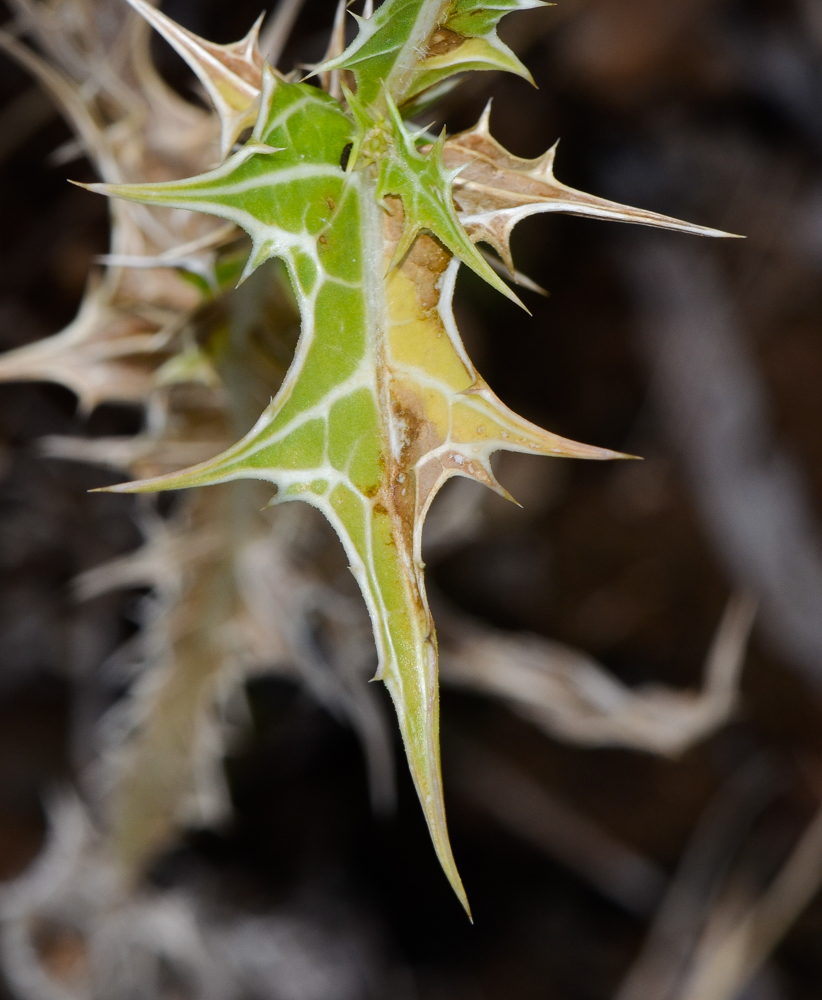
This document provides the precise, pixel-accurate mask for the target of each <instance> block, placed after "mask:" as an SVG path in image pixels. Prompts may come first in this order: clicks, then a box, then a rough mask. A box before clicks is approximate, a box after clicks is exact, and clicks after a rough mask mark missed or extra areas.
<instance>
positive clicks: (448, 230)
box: [377, 97, 525, 308]
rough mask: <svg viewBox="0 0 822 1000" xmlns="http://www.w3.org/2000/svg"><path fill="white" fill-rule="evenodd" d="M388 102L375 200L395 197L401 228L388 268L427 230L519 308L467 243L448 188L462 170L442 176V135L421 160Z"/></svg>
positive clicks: (515, 298)
mask: <svg viewBox="0 0 822 1000" xmlns="http://www.w3.org/2000/svg"><path fill="white" fill-rule="evenodd" d="M387 103H388V110H389V118H388V121H389V123H390V129H391V139H392V141H391V142H390V143H389V144H388V146H387V148H386V149H385V150H384V152H383V154H382V155H381V156H380V158H379V179H378V181H377V197H378V198H379V199H380V200H383V199H384V198H385V196H386V195H389V194H393V195H399V197H400V198H401V199H402V207H403V215H404V223H405V225H404V228H403V232H402V237H401V239H400V241H399V243H398V244H397V249H396V250H395V252H394V260H393V261H392V263H394V264H396V263H397V262H398V261H399V260H401V259H402V258H403V257H404V256H405V254H406V253H407V252H408V251H409V249H410V248H411V245H412V244H413V242H414V240H415V239H416V238H417V236H418V235H419V233H420V232H422V231H423V230H428V231H429V232H431V233H433V234H434V235H435V236H436V237H437V239H438V240H440V242H441V243H443V244H444V245H445V246H446V247H448V249H449V250H450V251H451V253H453V254H454V255H455V256H457V257H459V258H460V260H462V261H463V262H464V263H466V264H467V265H468V266H469V267H470V268H472V270H474V271H476V272H477V274H478V275H479V276H480V277H481V278H484V279H485V280H486V281H487V282H488V284H489V285H491V286H492V287H494V288H496V289H497V291H499V292H502V294H503V295H505V296H506V297H507V298H509V299H511V301H512V302H516V303H517V305H520V306H521V305H522V303H521V302H520V300H519V299H518V298H517V296H516V295H515V294H514V293H513V292H512V291H511V289H510V288H509V287H508V286H507V285H506V284H505V282H504V281H502V280H501V279H500V278H499V277H498V276H497V274H496V273H495V272H494V270H493V269H492V268H491V266H490V265H489V264H488V261H486V260H485V258H484V257H483V256H482V254H480V252H479V251H478V250H477V248H476V247H475V246H474V244H473V243H472V242H471V240H470V239H469V237H468V234H467V233H466V231H465V229H464V228H463V226H462V224H461V223H460V221H459V219H458V218H457V213H456V211H455V209H454V201H453V198H452V196H451V184H452V183H453V181H454V178H455V176H456V175H457V174H458V173H459V170H460V169H461V168H458V169H457V170H453V171H446V169H445V167H444V165H443V146H444V143H445V132H443V134H442V135H441V136H440V138H439V139H438V140H437V142H436V143H435V144H434V145H433V146H432V147H431V148H430V150H429V151H428V152H427V154H425V155H423V154H421V153H419V152H418V151H417V147H416V145H415V144H414V140H413V138H412V137H411V134H410V133H409V131H408V129H407V128H406V127H405V125H404V124H403V122H402V119H401V118H400V114H399V111H398V110H397V108H396V105H395V104H394V102H393V101H392V100H391V98H390V97H387ZM523 308H525V307H524V306H523Z"/></svg>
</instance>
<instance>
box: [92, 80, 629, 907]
mask: <svg viewBox="0 0 822 1000" xmlns="http://www.w3.org/2000/svg"><path fill="white" fill-rule="evenodd" d="M387 129H388V132H387V138H388V140H389V141H388V142H387V144H386V146H385V149H386V151H387V156H386V158H385V162H388V163H389V165H390V167H391V170H390V171H388V172H387V173H384V174H383V177H382V179H380V180H378V179H377V178H376V177H374V176H373V173H372V171H371V169H370V168H369V167H368V165H367V163H365V162H364V165H363V168H362V169H355V170H351V171H349V172H347V173H346V172H344V171H343V170H342V168H341V166H340V158H341V156H342V152H343V150H344V148H345V146H346V145H347V144H348V143H349V142H351V140H352V138H354V125H353V123H352V122H351V121H350V119H349V118H348V117H347V116H346V115H344V114H343V113H342V111H341V110H340V109H339V106H338V105H337V103H336V102H335V101H333V100H332V99H331V98H329V97H328V96H327V95H324V94H322V93H320V92H318V91H317V90H315V89H314V88H311V87H307V86H305V85H301V84H287V83H283V82H280V81H277V80H276V79H275V78H274V77H273V76H272V75H271V74H266V76H265V79H264V88H263V98H262V102H261V109H260V117H259V119H258V123H257V126H256V127H255V131H254V135H253V139H252V142H251V143H250V144H249V145H248V146H247V147H245V148H244V149H243V150H241V151H240V152H238V153H237V154H235V156H233V157H231V158H230V159H229V160H228V161H227V163H226V164H225V165H224V166H223V167H221V168H218V169H217V170H214V171H211V172H210V173H208V174H204V175H202V176H200V177H197V178H192V179H191V180H188V181H178V182H172V183H167V184H156V185H145V186H139V185H132V186H99V187H98V189H99V190H103V191H105V192H106V193H109V194H114V195H118V196H121V197H127V198H132V199H135V200H139V201H144V202H147V203H149V204H156V205H169V206H174V207H176V208H185V209H194V210H200V211H206V212H210V213H212V214H215V215H219V216H221V217H223V218H229V219H231V220H232V221H235V222H237V223H238V224H239V225H242V226H243V227H244V228H246V230H247V231H248V232H249V233H250V234H251V236H252V240H253V245H254V249H253V251H252V256H251V258H250V261H249V270H251V269H253V268H254V267H256V266H257V265H258V264H259V263H260V262H261V261H263V260H264V259H266V258H268V257H270V256H273V255H277V256H280V257H282V258H283V259H284V260H285V262H286V265H287V267H288V270H289V274H290V276H291V280H292V284H293V288H294V293H295V296H296V298H297V301H298V304H299V307H300V312H301V316H302V333H301V338H300V342H299V345H298V347H297V352H296V355H295V359H294V362H293V364H292V367H291V369H290V371H289V373H288V375H287V377H286V379H285V381H284V383H283V385H282V387H281V389H280V391H279V393H278V394H277V396H276V398H275V399H274V401H273V402H272V403H271V405H270V406H269V407H267V409H266V410H265V412H264V413H263V414H262V416H261V417H260V419H259V420H258V422H257V424H256V425H255V427H254V428H252V430H251V431H250V432H249V434H247V435H246V437H245V438H243V439H242V440H241V441H240V442H238V444H236V445H234V446H233V447H232V448H229V449H228V450H227V451H225V452H224V453H223V454H221V455H219V456H217V457H216V458H214V459H212V460H210V461H208V462H205V463H203V464H201V465H199V466H196V467H193V468H191V469H188V470H184V471H183V472H180V473H177V474H173V475H170V476H164V477H161V478H159V479H154V480H149V481H144V482H140V483H133V484H127V485H125V486H123V487H118V488H117V489H119V490H123V491H130V492H136V491H144V490H156V489H177V488H181V487H188V486H196V485H207V484H213V483H220V482H226V481H229V480H233V479H242V478H258V479H263V480H266V481H268V482H271V483H272V484H274V485H275V486H276V487H277V491H278V494H277V499H278V500H279V501H286V500H292V499H302V500H305V501H307V502H308V503H311V504H312V505H314V506H316V507H318V508H319V509H320V510H322V511H323V513H325V515H326V516H327V518H328V519H329V521H330V522H331V523H332V524H333V525H334V527H335V528H336V530H337V532H338V534H339V536H340V538H341V540H342V541H343V544H344V546H345V549H346V552H347V554H348V558H349V562H350V565H351V568H352V571H353V573H354V575H355V577H356V578H357V580H358V582H359V584H360V587H361V590H362V592H363V596H364V598H365V601H366V604H367V606H368V609H369V613H370V615H371V619H372V624H373V627H374V634H375V638H376V642H377V647H378V651H379V658H380V670H379V674H378V676H380V677H381V678H382V679H383V680H384V681H385V683H386V685H387V687H388V689H389V692H390V693H391V697H392V699H393V701H394V705H395V707H396V710H397V715H398V718H399V723H400V729H401V732H402V735H403V740H404V743H405V748H406V753H407V755H408V760H409V764H410V767H411V772H412V775H413V777H414V780H415V783H416V786H417V791H418V793H419V797H420V801H421V803H422V806H423V810H424V812H425V815H426V819H427V820H428V824H429V828H430V830H431V835H432V838H433V841H434V845H435V848H436V850H437V853H438V855H439V858H440V861H441V863H442V865H443V868H444V870H445V872H446V874H447V875H448V878H449V879H450V881H451V884H452V886H453V887H454V889H455V891H456V892H457V894H458V896H459V898H460V899H461V900H462V901H463V904H464V905H465V906H466V908H467V901H466V899H465V894H464V891H463V889H462V884H461V882H460V878H459V875H458V873H457V869H456V865H455V863H454V859H453V856H452V853H451V848H450V845H449V842H448V834H447V827H446V822H445V811H444V804H443V796H442V780H441V776H440V764H439V728H438V712H439V709H438V689H437V652H436V638H435V632H434V626H433V622H432V620H431V616H430V612H429V610H428V605H427V601H426V597H425V588H424V580H423V576H422V559H421V537H422V525H423V521H424V518H425V515H426V512H427V510H428V507H429V505H430V503H431V500H432V499H433V497H434V495H435V494H436V492H437V490H438V489H439V488H440V486H441V485H442V484H443V483H444V482H445V481H446V480H447V479H448V478H450V477H451V476H454V475H462V476H468V477H471V478H474V479H477V480H478V481H480V482H483V483H486V484H488V485H490V486H492V487H493V488H495V489H498V490H500V491H502V490H501V487H499V486H498V484H497V483H496V480H495V479H494V477H493V473H492V472H491V468H490V464H489V458H490V455H491V453H492V452H493V451H495V450H498V449H500V448H508V449H512V450H517V451H526V452H532V453H541V454H550V455H574V456H577V457H588V458H612V457H615V455H614V453H613V452H609V451H605V450H602V449H597V448H591V447H587V446H585V445H578V444H576V443H574V442H569V441H566V440H564V439H562V438H558V437H556V436H555V435H552V434H549V433H548V432H546V431H543V430H541V429H540V428H538V427H535V426H534V425H533V424H530V423H529V422H528V421H525V420H523V419H522V418H520V417H517V416H516V415H515V414H513V413H512V412H511V411H510V410H508V409H507V408H506V407H505V406H504V405H503V404H502V403H501V402H500V401H499V400H498V399H497V397H496V396H494V394H493V393H492V392H491V390H490V389H489V387H488V386H487V385H486V384H485V383H484V382H483V381H482V379H481V378H480V377H479V375H478V374H477V372H476V371H475V369H474V368H473V366H472V365H471V363H470V361H469V360H468V358H467V356H466V354H465V350H464V348H463V346H462V343H461V341H460V339H459V334H458V332H457V330H456V327H455V325H454V323H453V318H452V315H451V293H452V291H453V284H454V280H455V277H456V270H457V267H458V260H454V261H453V263H451V261H452V255H451V250H456V251H457V252H459V253H461V254H464V255H465V256H466V257H468V258H469V260H471V259H472V256H473V255H474V254H476V250H475V249H474V247H473V245H472V244H471V243H470V242H469V241H468V239H467V237H466V236H465V235H464V233H463V232H462V230H461V229H460V228H459V224H458V222H457V220H456V218H455V217H454V214H453V211H454V210H453V206H452V205H451V201H450V195H449V193H448V187H447V183H446V184H445V186H444V190H443V175H444V171H443V168H442V163H441V159H440V157H441V153H442V148H441V146H440V147H439V148H438V149H437V150H436V152H432V153H429V154H428V156H422V155H420V154H419V153H417V152H416V150H415V148H414V145H413V140H412V139H411V137H410V136H409V134H408V133H407V131H406V130H405V128H404V126H402V123H401V121H400V119H399V115H398V114H397V113H396V111H395V110H394V112H393V114H392V115H391V118H390V122H389V123H388V125H387ZM383 138H385V136H383ZM402 164H405V165H406V167H407V171H406V172H407V173H410V174H411V178H410V180H409V179H408V178H407V177H404V176H403V175H402V174H403V171H402V169H401V167H402ZM446 180H447V178H446ZM426 181H427V183H428V184H429V185H431V186H435V185H436V186H438V187H439V189H440V195H439V201H437V202H436V203H435V204H429V202H430V201H431V198H430V194H429V193H424V190H423V189H424V186H425V182H426ZM398 190H399V193H400V196H401V197H400V198H397V197H396V196H395V194H394V192H396V191H398ZM380 198H381V199H382V200H383V201H384V203H385V205H386V208H387V209H388V211H382V210H381V209H380V208H379V207H378V200H379V199H380ZM406 204H407V206H408V217H407V221H406ZM409 228H410V231H411V236H412V238H411V239H410V240H409V238H408V236H407V235H406V234H407V233H408V232H409ZM423 230H429V231H432V232H433V233H435V234H436V236H437V237H438V239H439V240H440V241H441V242H438V240H437V239H434V237H433V236H429V235H426V233H425V232H424V231H423ZM414 236H416V239H414V238H413V237H414ZM409 244H410V245H409ZM449 244H450V246H449ZM398 246H400V248H401V250H402V251H405V250H406V249H407V251H408V252H401V253H399V254H398V253H397V247H398ZM392 261H399V265H398V266H394V267H391V266H390V265H391V263H392ZM482 265H483V267H486V266H487V265H485V262H484V261H482ZM449 266H450V270H449ZM478 269H479V268H478ZM383 276H384V277H383ZM495 283H496V281H495ZM502 492H504V491H502Z"/></svg>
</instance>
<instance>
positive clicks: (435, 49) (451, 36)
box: [426, 28, 465, 56]
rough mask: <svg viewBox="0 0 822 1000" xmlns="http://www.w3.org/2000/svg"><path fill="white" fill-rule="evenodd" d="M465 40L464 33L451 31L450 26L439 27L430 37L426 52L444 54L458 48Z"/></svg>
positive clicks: (429, 54)
mask: <svg viewBox="0 0 822 1000" xmlns="http://www.w3.org/2000/svg"><path fill="white" fill-rule="evenodd" d="M464 41H465V37H464V36H463V35H460V34H457V32H456V31H451V29H450V28H437V29H436V30H435V31H434V32H433V34H432V35H431V37H430V38H429V39H428V45H427V46H426V54H427V55H428V56H444V55H446V54H447V53H449V52H453V51H454V49H458V48H459V47H460V45H462V43H463V42H464Z"/></svg>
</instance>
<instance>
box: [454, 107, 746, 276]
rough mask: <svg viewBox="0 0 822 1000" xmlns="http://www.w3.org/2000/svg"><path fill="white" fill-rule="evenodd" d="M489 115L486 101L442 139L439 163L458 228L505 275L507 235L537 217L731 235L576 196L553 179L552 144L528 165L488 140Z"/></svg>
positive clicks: (508, 257)
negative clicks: (474, 118) (446, 173)
mask: <svg viewBox="0 0 822 1000" xmlns="http://www.w3.org/2000/svg"><path fill="white" fill-rule="evenodd" d="M490 115H491V102H490V101H489V102H488V105H487V106H486V108H485V111H484V112H483V113H482V116H481V118H480V120H479V121H478V122H477V124H476V125H475V126H474V128H472V129H469V130H468V131H467V132H462V133H460V134H459V135H455V136H452V137H451V138H450V139H448V141H447V142H446V143H445V148H444V149H443V162H444V163H445V166H446V167H448V168H450V169H451V170H454V171H457V170H459V172H458V173H455V177H454V199H455V201H456V202H457V207H458V209H459V219H460V222H461V223H462V225H463V226H464V227H465V229H466V230H467V231H468V233H469V234H470V236H471V238H472V239H473V240H475V241H482V242H485V243H488V244H490V245H491V246H492V247H493V248H494V249H495V250H496V251H497V253H498V254H499V255H500V257H502V259H503V260H504V261H505V263H506V265H507V267H508V269H509V271H510V272H511V273H513V272H514V264H513V260H512V259H511V249H510V245H509V239H510V236H511V232H512V231H513V229H514V226H516V224H517V223H518V222H520V221H522V219H525V218H527V217H528V216H529V215H536V214H538V213H540V212H563V213H565V214H566V215H585V216H591V217H594V218H598V219H608V220H612V221H615V222H633V223H637V224H639V225H643V226H655V227H658V228H661V229H675V230H678V231H679V232H683V233H693V234H695V235H698V236H717V237H718V236H723V237H727V236H731V235H732V234H730V233H723V232H722V231H721V230H718V229H708V228H706V227H705V226H695V225H693V224H692V223H690V222H682V221H681V220H680V219H673V218H670V217H669V216H667V215H659V214H658V213H657V212H647V211H645V210H644V209H641V208H631V207H629V206H627V205H620V204H618V203H617V202H614V201H608V200H607V199H605V198H597V197H596V196H594V195H590V194H586V193H585V192H584V191H576V190H574V188H570V187H568V186H567V185H565V184H562V183H561V182H560V181H558V180H557V179H556V178H555V177H554V157H555V155H556V150H557V145H556V144H555V145H553V146H552V147H551V148H550V149H549V150H548V151H547V152H546V153H543V154H542V156H539V157H537V158H536V159H534V160H525V159H522V158H520V157H519V156H514V155H513V154H512V153H509V152H508V151H507V150H506V149H505V148H504V147H503V146H501V145H500V144H499V143H498V142H497V141H496V139H494V138H493V136H492V135H491V133H490V131H489V122H490ZM460 168H462V169H460Z"/></svg>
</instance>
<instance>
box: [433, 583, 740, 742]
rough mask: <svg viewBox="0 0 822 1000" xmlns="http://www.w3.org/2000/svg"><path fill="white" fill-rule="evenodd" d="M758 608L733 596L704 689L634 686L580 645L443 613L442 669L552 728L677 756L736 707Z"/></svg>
mask: <svg viewBox="0 0 822 1000" xmlns="http://www.w3.org/2000/svg"><path fill="white" fill-rule="evenodd" d="M754 612H755V606H754V603H753V601H752V600H751V599H750V598H748V597H745V596H744V595H737V596H735V597H734V598H732V600H731V601H730V602H729V604H728V608H727V610H726V612H725V615H724V617H723V619H722V622H721V624H720V626H719V628H718V630H717V633H716V637H715V639H714V643H713V645H712V647H711V650H710V652H709V654H708V657H707V660H706V663H705V680H704V686H703V689H702V691H701V692H700V693H694V692H690V691H675V690H673V689H671V688H666V687H662V686H659V685H645V686H643V687H641V688H638V689H632V688H629V687H627V686H626V685H624V684H622V683H621V682H620V681H619V680H617V678H615V677H614V676H613V675H612V674H609V673H608V672H607V671H606V670H605V668H604V667H602V666H600V665H599V664H598V663H596V661H594V660H592V659H591V658H590V657H588V656H587V655H586V654H584V653H582V652H580V651H579V650H575V649H571V648H570V647H568V646H563V645H560V644H559V643H556V642H551V641H549V640H548V639H542V638H540V637H538V636H534V635H525V634H520V635H511V634H507V633H505V632H501V631H499V630H497V629H493V628H489V627H487V626H484V625H481V624H479V623H478V622H473V621H471V620H470V619H467V618H462V617H460V618H457V617H455V616H454V615H451V616H447V615H443V614H442V613H439V614H438V622H439V623H440V633H441V637H442V663H441V671H442V679H443V681H444V683H446V684H452V685H456V686H459V687H466V688H473V689H474V690H477V691H481V692H484V693H487V694H493V695H495V696H497V697H501V698H503V699H504V700H505V701H507V702H508V704H509V705H510V706H511V708H513V710H514V711H515V712H517V714H519V715H521V716H523V717H524V718H526V719H528V720H529V721H531V722H533V723H534V724H535V725H537V726H539V727H540V728H541V729H542V730H544V731H545V732H546V733H547V734H548V735H549V736H553V737H555V738H558V739H562V740H565V741H567V742H570V743H575V744H579V745H582V746H626V747H632V748H633V749H639V750H647V751H650V752H652V753H659V754H663V755H665V756H670V757H676V756H678V755H679V754H681V753H684V752H685V750H687V749H688V747H690V746H692V745H693V744H694V743H696V742H698V741H699V740H700V739H703V738H704V737H705V736H707V735H708V734H709V733H710V732H713V731H714V730H715V729H717V728H718V727H719V726H721V725H723V724H724V723H725V722H726V721H727V720H728V718H729V716H730V715H731V713H732V712H733V710H734V707H735V705H736V698H737V689H738V683H739V674H740V672H741V669H742V664H743V661H744V657H745V650H746V648H747V642H748V635H749V633H750V630H751V626H752V624H753V617H754Z"/></svg>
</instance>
